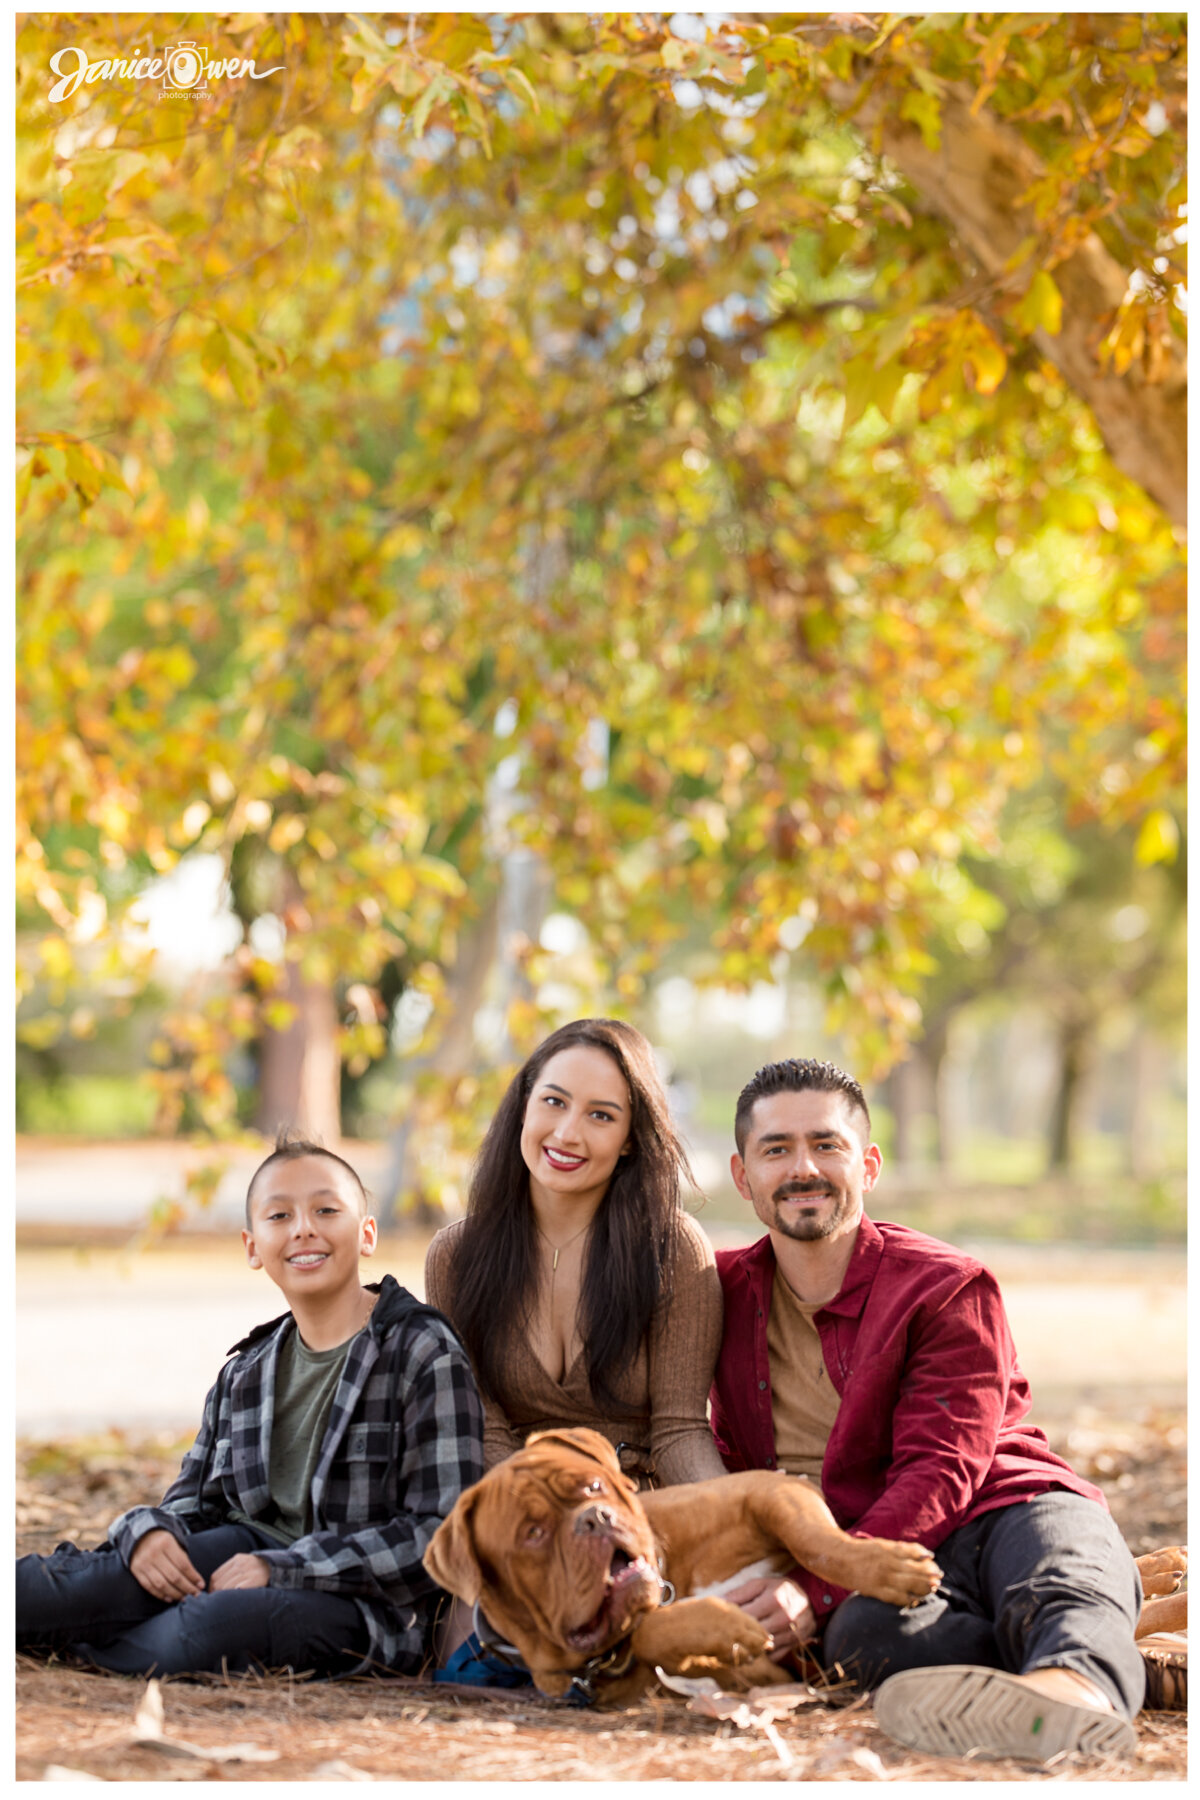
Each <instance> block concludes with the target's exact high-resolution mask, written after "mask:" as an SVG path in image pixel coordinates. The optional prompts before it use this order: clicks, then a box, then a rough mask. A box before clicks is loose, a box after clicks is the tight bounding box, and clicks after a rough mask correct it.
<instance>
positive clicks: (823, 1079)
mask: <svg viewBox="0 0 1200 1800" xmlns="http://www.w3.org/2000/svg"><path fill="white" fill-rule="evenodd" d="M806 1089H812V1090H814V1091H815V1092H816V1093H819V1094H842V1095H844V1096H845V1099H846V1101H847V1103H848V1105H849V1106H850V1107H851V1109H852V1110H853V1111H857V1112H860V1113H861V1114H862V1116H863V1121H864V1123H865V1125H866V1128H867V1136H868V1137H870V1135H871V1113H870V1108H869V1107H868V1106H867V1100H866V1095H865V1094H864V1093H863V1091H862V1089H861V1087H859V1085H858V1083H857V1081H855V1079H854V1077H853V1075H847V1073H846V1071H845V1070H844V1069H839V1068H838V1066H837V1064H836V1063H831V1062H817V1061H816V1060H815V1059H814V1058H813V1057H811V1056H793V1057H789V1058H788V1060H787V1061H786V1062H774V1063H766V1064H765V1065H764V1066H763V1067H762V1068H761V1069H759V1070H758V1072H757V1073H756V1074H754V1075H752V1076H751V1077H750V1079H749V1081H748V1082H747V1083H746V1085H745V1087H744V1088H743V1089H742V1091H741V1093H740V1094H739V1095H738V1103H737V1111H736V1112H735V1113H734V1115H733V1135H734V1138H735V1139H736V1141H737V1149H738V1155H739V1156H744V1155H745V1151H746V1136H747V1133H748V1132H749V1130H750V1115H751V1113H752V1112H753V1111H754V1108H755V1105H756V1103H757V1102H758V1101H759V1100H765V1099H766V1097H767V1095H768V1094H800V1093H803V1092H804V1091H805V1090H806Z"/></svg>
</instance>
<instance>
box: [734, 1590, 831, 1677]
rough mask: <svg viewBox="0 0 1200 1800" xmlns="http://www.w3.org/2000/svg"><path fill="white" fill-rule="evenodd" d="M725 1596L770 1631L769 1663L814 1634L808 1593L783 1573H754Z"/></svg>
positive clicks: (784, 1656) (781, 1658)
mask: <svg viewBox="0 0 1200 1800" xmlns="http://www.w3.org/2000/svg"><path fill="white" fill-rule="evenodd" d="M724 1598H725V1599H726V1600H728V1601H729V1603H730V1605H731V1606H740V1607H741V1609H742V1611H743V1612H747V1613H749V1614H750V1617H751V1618H752V1619H757V1620H758V1622H759V1624H760V1625H762V1626H763V1627H764V1628H765V1629H766V1630H767V1631H769V1632H770V1634H771V1636H772V1637H773V1638H774V1640H775V1642H774V1645H773V1647H772V1650H771V1661H772V1662H786V1661H787V1659H788V1657H789V1656H790V1655H791V1653H792V1651H793V1650H795V1649H797V1648H798V1647H799V1646H800V1645H801V1644H807V1643H808V1641H809V1639H810V1638H814V1637H815V1636H816V1635H817V1616H816V1614H815V1613H814V1612H813V1609H812V1604H811V1602H810V1601H809V1598H808V1595H807V1594H806V1593H805V1592H804V1589H803V1588H801V1587H797V1586H796V1583H795V1582H794V1581H791V1580H789V1579H788V1577H787V1576H786V1575H756V1576H755V1577H754V1578H753V1580H751V1581H743V1582H742V1584H741V1586H740V1587H735V1588H732V1589H731V1590H730V1591H729V1592H728V1593H727V1594H725V1595H724Z"/></svg>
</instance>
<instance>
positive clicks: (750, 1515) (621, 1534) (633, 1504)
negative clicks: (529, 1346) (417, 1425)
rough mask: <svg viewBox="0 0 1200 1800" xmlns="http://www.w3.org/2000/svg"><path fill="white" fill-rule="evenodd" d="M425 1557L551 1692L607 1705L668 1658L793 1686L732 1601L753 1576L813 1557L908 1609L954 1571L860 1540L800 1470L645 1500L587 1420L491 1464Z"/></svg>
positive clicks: (816, 1569)
mask: <svg viewBox="0 0 1200 1800" xmlns="http://www.w3.org/2000/svg"><path fill="white" fill-rule="evenodd" d="M424 1561H425V1567H426V1568H427V1569H428V1570H429V1573H430V1574H431V1575H432V1576H433V1578H434V1580H435V1581H436V1582H438V1583H439V1585H440V1586H441V1587H444V1588H447V1589H448V1590H449V1591H450V1592H451V1593H452V1594H456V1595H457V1596H458V1598H459V1599H460V1600H465V1601H467V1602H468V1603H475V1604H476V1605H477V1606H478V1608H479V1611H480V1612H481V1613H482V1614H483V1618H484V1619H485V1620H486V1622H487V1625H488V1626H490V1627H491V1628H492V1630H493V1632H496V1633H502V1634H503V1636H504V1638H505V1639H506V1641H507V1646H508V1648H509V1649H510V1650H515V1651H516V1652H517V1653H519V1655H520V1657H521V1659H522V1660H523V1661H524V1663H525V1666H526V1667H527V1668H528V1669H529V1671H530V1673H531V1674H532V1676H533V1679H534V1681H535V1682H536V1683H537V1685H538V1687H539V1688H541V1690H542V1692H543V1693H546V1694H562V1693H565V1692H566V1691H567V1689H568V1688H569V1687H571V1686H572V1685H574V1686H575V1687H576V1688H577V1689H578V1690H581V1691H582V1692H584V1693H585V1694H586V1695H587V1697H588V1698H594V1699H598V1700H601V1701H603V1702H605V1703H608V1704H620V1703H622V1702H624V1701H626V1700H629V1699H631V1698H633V1696H634V1695H635V1694H636V1693H638V1692H639V1691H640V1690H641V1689H642V1688H643V1687H644V1686H646V1685H647V1683H648V1682H649V1680H650V1679H651V1673H652V1670H653V1668H654V1666H655V1665H656V1664H658V1665H659V1666H661V1667H662V1668H664V1669H665V1670H666V1671H667V1673H668V1674H686V1673H688V1672H689V1671H690V1672H692V1673H700V1672H705V1673H712V1674H716V1675H717V1676H718V1678H719V1679H721V1678H724V1679H723V1685H726V1686H729V1685H732V1683H731V1681H730V1676H731V1672H732V1670H733V1669H734V1668H736V1667H738V1666H739V1665H742V1666H743V1668H742V1677H741V1679H739V1680H738V1681H737V1683H736V1685H738V1686H742V1685H744V1683H745V1678H746V1677H747V1676H749V1677H750V1678H751V1679H752V1680H753V1681H755V1682H770V1681H772V1680H774V1681H779V1680H781V1679H782V1680H786V1679H787V1677H786V1676H782V1675H781V1673H780V1670H779V1669H778V1667H777V1665H776V1664H774V1663H772V1662H770V1661H769V1660H768V1659H767V1658H766V1656H765V1652H766V1651H767V1650H768V1649H769V1648H770V1644H771V1640H770V1637H769V1636H768V1634H767V1633H766V1632H765V1631H764V1630H763V1628H762V1626H761V1625H759V1624H758V1623H757V1621H756V1620H754V1619H752V1618H750V1617H749V1615H748V1614H746V1613H744V1612H742V1611H741V1609H740V1608H739V1607H736V1606H731V1605H730V1603H729V1602H728V1601H727V1600H723V1599H721V1598H720V1594H719V1590H721V1589H729V1588H733V1587H736V1586H737V1585H738V1583H739V1582H740V1581H742V1580H745V1579H747V1578H749V1577H750V1576H752V1575H757V1574H767V1573H770V1572H777V1573H783V1572H784V1571H786V1570H787V1569H790V1568H791V1567H792V1566H793V1565H794V1564H797V1563H799V1564H800V1565H802V1566H803V1567H804V1568H806V1569H811V1570H812V1571H813V1573H814V1574H817V1575H820V1576H823V1577H824V1579H825V1580H827V1581H831V1582H836V1583H837V1584H838V1585H839V1586H840V1587H845V1588H852V1589H857V1590H858V1592H859V1593H863V1594H870V1595H872V1596H874V1598H875V1599H877V1600H890V1601H891V1602H892V1603H893V1605H896V1606H904V1605H907V1604H908V1603H909V1602H911V1601H915V1600H919V1599H920V1598H921V1597H922V1596H923V1595H925V1594H928V1593H931V1592H932V1591H933V1590H934V1589H935V1588H936V1587H937V1585H938V1581H939V1579H940V1576H941V1571H940V1570H939V1568H938V1566H937V1564H936V1562H935V1561H934V1559H933V1556H932V1554H931V1553H930V1552H929V1551H928V1550H925V1549H923V1548H922V1547H921V1545H919V1544H896V1543H889V1542H888V1541H886V1540H885V1539H883V1538H852V1537H848V1536H847V1534H846V1533H845V1532H844V1531H842V1530H841V1528H840V1527H839V1525H838V1524H837V1522H836V1520H835V1519H834V1517H833V1514H832V1513H831V1512H830V1511H829V1508H828V1507H827V1506H826V1505H825V1502H824V1501H823V1500H822V1498H821V1495H820V1493H819V1491H818V1489H817V1488H815V1487H814V1486H813V1485H812V1484H811V1483H810V1482H808V1481H804V1480H799V1479H797V1478H796V1477H794V1476H790V1475H784V1474H781V1473H779V1472H772V1471H768V1470H765V1469H756V1470H750V1471H748V1472H746V1473H745V1474H741V1475H724V1476H718V1477H717V1478H716V1479H715V1480H712V1481H698V1482H693V1483H689V1484H687V1485H685V1486H682V1487H670V1488H659V1489H658V1490H657V1491H656V1492H654V1493H649V1494H642V1495H639V1494H638V1491H637V1485H636V1483H635V1482H633V1481H631V1480H629V1478H628V1477H627V1476H625V1475H623V1474H622V1473H621V1468H620V1464H619V1463H618V1461H617V1456H616V1452H615V1451H614V1449H613V1447H612V1445H611V1444H610V1443H609V1442H608V1440H607V1438H604V1437H601V1436H600V1434H599V1433H598V1432H595V1431H585V1430H578V1431H542V1432H537V1433H535V1434H534V1435H533V1436H532V1437H531V1438H530V1439H529V1441H528V1443H527V1444H526V1446H525V1448H524V1449H523V1450H518V1451H517V1452H516V1454H515V1455H513V1456H510V1457H509V1458H508V1459H507V1460H506V1461H505V1462H502V1463H498V1464H497V1465H496V1467H495V1468H494V1469H491V1470H489V1472H488V1473H487V1474H486V1475H485V1476H484V1478H483V1480H482V1481H478V1482H476V1484H475V1486H474V1487H470V1488H468V1489H467V1490H466V1492H465V1493H464V1494H462V1495H460V1497H459V1499H458V1501H457V1503H456V1505H455V1507H454V1510H453V1511H452V1512H451V1514H450V1516H449V1517H448V1518H447V1519H445V1520H444V1521H443V1522H442V1524H441V1525H439V1527H438V1529H437V1531H436V1532H435V1533H434V1535H433V1538H432V1540H431V1542H430V1544H429V1548H428V1549H427V1550H426V1552H425V1558H424ZM675 1596H678V1597H677V1598H675ZM477 1618H478V1614H477ZM744 1665H752V1666H751V1667H745V1666H744Z"/></svg>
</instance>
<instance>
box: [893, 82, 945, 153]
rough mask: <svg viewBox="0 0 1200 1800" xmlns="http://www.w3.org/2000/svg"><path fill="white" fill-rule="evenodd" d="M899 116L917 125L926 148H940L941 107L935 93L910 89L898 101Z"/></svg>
mask: <svg viewBox="0 0 1200 1800" xmlns="http://www.w3.org/2000/svg"><path fill="white" fill-rule="evenodd" d="M900 117H901V118H902V119H908V120H910V121H911V122H912V124H914V125H915V126H916V127H917V130H918V131H919V132H920V133H921V138H922V140H923V142H924V144H925V148H926V149H927V150H940V149H941V146H942V109H941V105H940V104H939V102H938V100H937V98H936V96H935V95H933V94H925V93H919V92H916V91H914V90H912V89H910V90H909V92H908V93H907V94H905V96H904V98H903V100H902V101H901V102H900Z"/></svg>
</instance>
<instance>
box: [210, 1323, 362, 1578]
mask: <svg viewBox="0 0 1200 1800" xmlns="http://www.w3.org/2000/svg"><path fill="white" fill-rule="evenodd" d="M353 1341H354V1340H353V1338H347V1340H346V1342H345V1343H344V1344H335V1345H334V1346H333V1348H332V1350H310V1349H309V1347H308V1345H307V1344H306V1343H305V1342H304V1340H303V1338H302V1337H301V1336H300V1333H299V1330H296V1331H291V1332H289V1333H288V1335H287V1337H286V1338H285V1339H284V1342H283V1344H282V1345H281V1346H280V1351H279V1359H278V1361H277V1363H276V1365H275V1410H274V1415H273V1417H272V1421H271V1455H270V1463H269V1466H268V1471H267V1482H268V1485H269V1487H270V1490H271V1500H272V1510H271V1512H270V1513H268V1514H267V1515H266V1516H265V1517H263V1518H259V1519H247V1520H246V1523H247V1524H249V1525H254V1526H256V1527H257V1529H258V1530H259V1531H261V1532H264V1533H265V1534H266V1535H267V1536H268V1537H271V1538H274V1539H275V1541H276V1542H277V1543H279V1544H294V1543H295V1542H296V1539H297V1538H302V1537H304V1536H305V1535H306V1534H307V1533H308V1532H309V1531H311V1530H312V1508H311V1505H310V1500H309V1496H310V1494H311V1492H312V1478H313V1473H314V1471H315V1469H316V1466H317V1460H318V1458H319V1457H320V1454H321V1444H322V1442H323V1441H324V1438H325V1427H326V1425H327V1424H328V1423H329V1411H330V1408H331V1407H332V1405H333V1396H334V1393H335V1391H336V1389H337V1384H338V1381H339V1380H340V1378H341V1373H342V1368H343V1366H344V1364H345V1361H346V1353H347V1351H348V1350H349V1348H350V1345H351V1344H352V1343H353ZM232 1516H233V1517H234V1518H245V1515H244V1514H238V1513H234V1514H233V1515H232Z"/></svg>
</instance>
